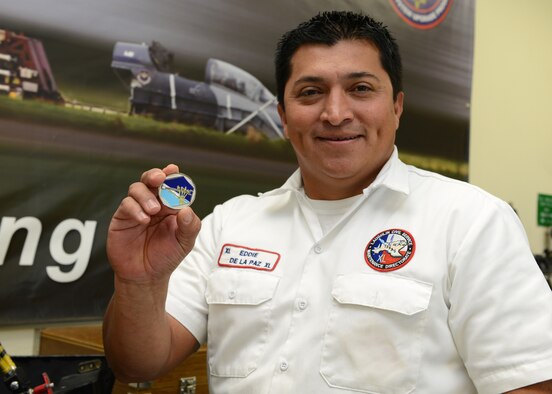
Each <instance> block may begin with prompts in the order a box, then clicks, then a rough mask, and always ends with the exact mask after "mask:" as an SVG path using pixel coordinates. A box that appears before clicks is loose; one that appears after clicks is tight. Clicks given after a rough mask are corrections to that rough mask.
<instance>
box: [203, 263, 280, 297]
mask: <svg viewBox="0 0 552 394" xmlns="http://www.w3.org/2000/svg"><path fill="white" fill-rule="evenodd" d="M279 281H280V278H279V277H277V276H274V275H270V274H266V273H259V272H255V271H249V270H237V269H219V270H216V271H214V272H213V273H212V274H211V276H210V277H209V281H208V284H207V290H206V291H205V299H206V301H207V303H208V304H236V305H259V304H261V303H263V302H265V301H268V300H270V299H271V298H272V297H273V296H274V292H275V291H276V287H277V286H278V282H279Z"/></svg>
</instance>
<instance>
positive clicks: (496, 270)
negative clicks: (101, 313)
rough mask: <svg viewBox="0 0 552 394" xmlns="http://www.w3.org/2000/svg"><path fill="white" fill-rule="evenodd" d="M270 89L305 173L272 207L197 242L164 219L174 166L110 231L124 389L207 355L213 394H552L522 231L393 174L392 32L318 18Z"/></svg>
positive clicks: (246, 203)
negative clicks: (159, 195)
mask: <svg viewBox="0 0 552 394" xmlns="http://www.w3.org/2000/svg"><path fill="white" fill-rule="evenodd" d="M276 75H277V85H278V96H279V97H278V98H279V102H280V104H279V112H280V116H281V118H282V122H283V125H284V131H285V134H286V136H287V138H288V139H289V140H290V141H291V144H292V146H293V148H294V149H295V152H296V155H297V159H298V163H299V168H300V170H298V171H297V172H296V173H295V174H293V175H292V176H291V178H290V179H289V180H288V181H287V182H286V183H285V184H284V185H283V186H282V187H281V188H279V189H276V190H273V191H271V192H268V193H265V194H263V195H261V196H259V197H252V196H241V197H237V198H234V199H232V200H230V201H228V202H226V203H225V204H222V205H221V206H218V207H216V208H215V210H214V212H213V214H211V215H209V216H208V217H207V218H205V219H204V220H203V223H202V224H200V220H199V219H198V218H197V216H195V215H194V214H193V212H192V211H191V209H189V208H184V209H182V210H180V211H178V212H175V211H171V210H170V209H168V208H165V207H163V208H162V207H161V206H160V204H159V203H158V201H157V199H156V196H155V191H156V188H157V187H158V186H159V185H160V184H161V183H162V182H163V180H164V179H165V177H166V175H167V174H171V173H174V172H177V171H178V168H177V167H176V166H174V165H169V166H167V167H166V168H164V169H163V170H159V169H153V170H150V171H147V172H145V173H144V174H143V175H142V179H141V182H138V183H136V184H133V185H131V187H130V188H129V195H128V197H126V198H125V199H124V200H123V202H122V203H121V206H120V207H119V209H118V210H117V212H116V213H115V215H114V217H113V220H112V223H111V226H110V229H109V235H108V244H107V247H108V256H109V259H110V262H111V264H112V266H113V270H114V272H115V294H114V296H113V299H112V302H111V304H110V306H109V309H108V311H107V314H106V319H105V326H104V340H105V347H106V353H107V355H108V358H109V360H110V363H111V366H112V368H113V369H114V371H115V372H116V373H117V375H118V376H119V377H120V378H123V379H126V380H129V381H140V380H144V379H152V378H155V377H157V376H160V375H162V374H163V373H165V372H167V371H168V370H170V369H171V368H173V367H174V366H176V365H177V364H178V363H179V362H181V361H182V360H183V359H184V358H185V357H186V356H188V355H189V354H191V353H192V352H193V351H194V350H195V349H197V347H198V346H199V344H200V343H205V342H208V364H209V368H208V370H209V384H210V390H212V392H213V393H240V394H242V393H255V394H260V393H317V394H318V393H352V392H366V393H407V392H419V393H424V394H428V393H429V394H431V393H438V394H442V393H447V394H450V393H458V394H460V393H462V394H465V393H475V392H480V393H499V392H507V391H509V390H513V391H512V392H514V393H550V392H552V385H551V383H550V381H549V380H550V379H552V310H551V309H552V308H550V305H551V301H552V297H551V293H550V290H549V289H548V287H547V284H546V282H545V280H544V278H543V275H542V274H541V272H540V271H539V270H538V267H537V265H536V264H535V261H534V259H533V257H532V254H531V251H530V250H529V247H528V245H527V242H526V239H525V235H524V232H523V229H522V226H521V224H520V223H519V221H518V220H517V218H516V216H515V214H514V213H513V212H512V210H511V209H510V208H509V206H508V205H507V204H505V203H504V202H502V201H499V200H498V199H496V198H494V197H492V196H490V195H489V194H487V193H485V192H484V191H482V190H480V189H478V188H475V187H473V186H470V185H468V184H465V183H463V182H459V181H455V180H451V179H448V178H445V177H442V176H440V175H437V174H433V173H429V172H426V171H421V170H418V169H416V168H413V167H410V166H406V165H404V164H403V163H402V162H400V160H399V159H398V156H397V151H396V148H395V147H394V141H395V133H396V130H397V128H398V127H399V119H400V116H401V113H402V110H403V97H404V94H403V92H402V86H401V63H400V57H399V53H398V48H397V45H396V44H395V42H394V40H393V38H392V37H391V36H390V35H389V33H388V32H387V30H386V29H385V27H383V26H382V25H381V24H380V23H378V22H375V21H374V20H372V19H371V18H369V17H367V16H362V15H358V14H354V13H348V12H330V13H322V14H320V15H317V16H315V17H314V18H312V19H311V20H310V21H308V22H306V23H303V24H301V25H299V26H298V28H297V29H295V30H292V31H291V32H288V33H286V34H285V35H284V37H283V38H282V40H281V41H280V43H279V45H278V50H277V55H276ZM200 227H201V232H200V233H199V236H198V238H197V240H196V235H197V234H198V232H199V229H200ZM184 257H185V259H184ZM182 259H184V261H182V263H181V260H182Z"/></svg>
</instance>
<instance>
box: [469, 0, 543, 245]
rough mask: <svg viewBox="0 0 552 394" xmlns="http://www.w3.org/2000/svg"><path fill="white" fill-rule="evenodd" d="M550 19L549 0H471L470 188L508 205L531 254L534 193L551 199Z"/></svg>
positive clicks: (536, 231)
mask: <svg viewBox="0 0 552 394" xmlns="http://www.w3.org/2000/svg"><path fill="white" fill-rule="evenodd" d="M551 17H552V1H550V0H531V1H527V2H519V1H515V0H477V1H476V12H475V54H474V72H473V86H472V103H471V108H472V111H471V130H470V182H471V183H473V184H476V185H478V186H481V187H482V188H484V189H486V190H487V191H489V192H491V193H493V194H495V195H497V196H498V197H500V198H502V199H504V200H506V201H508V202H511V203H512V204H513V206H514V208H515V209H516V211H517V212H518V215H519V216H520V218H521V221H522V223H523V225H524V227H525V229H526V231H527V233H528V236H529V240H530V243H531V248H532V250H533V253H542V252H543V250H544V248H545V247H546V241H545V230H546V229H545V228H544V227H538V226H537V195H538V194H539V193H541V194H549V195H552V155H551V149H552V117H551V116H550V115H551V114H552V100H551V99H550V94H551V92H552V76H551V75H550V73H551V72H552V51H550V47H551V44H550V43H551V42H552V23H550V18H551ZM505 242H507V240H505Z"/></svg>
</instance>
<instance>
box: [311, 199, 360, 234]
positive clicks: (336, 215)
mask: <svg viewBox="0 0 552 394" xmlns="http://www.w3.org/2000/svg"><path fill="white" fill-rule="evenodd" d="M362 196H363V195H362V194H358V195H356V196H353V197H349V198H345V199H343V200H313V199H310V198H308V197H307V201H308V202H309V203H310V205H311V207H312V210H313V211H314V213H315V214H316V216H318V220H319V221H320V227H322V233H323V234H324V235H326V234H327V233H328V231H330V230H331V229H332V227H333V226H334V225H335V224H336V223H337V222H338V221H339V219H341V218H342V217H343V215H345V214H346V213H347V212H348V211H349V209H351V208H352V206H353V205H355V203H356V202H357V201H358V200H359V199H360V198H362Z"/></svg>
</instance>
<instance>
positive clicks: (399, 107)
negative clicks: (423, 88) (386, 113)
mask: <svg viewBox="0 0 552 394" xmlns="http://www.w3.org/2000/svg"><path fill="white" fill-rule="evenodd" d="M403 101H404V92H399V93H397V98H396V99H395V102H394V103H393V111H394V112H395V119H396V120H395V129H398V128H399V124H400V119H401V115H402V112H403Z"/></svg>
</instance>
